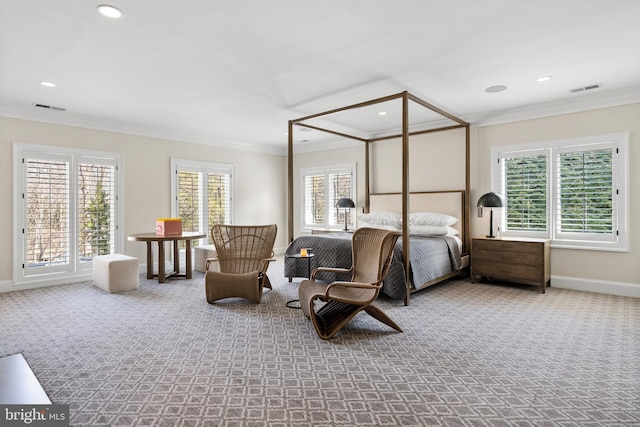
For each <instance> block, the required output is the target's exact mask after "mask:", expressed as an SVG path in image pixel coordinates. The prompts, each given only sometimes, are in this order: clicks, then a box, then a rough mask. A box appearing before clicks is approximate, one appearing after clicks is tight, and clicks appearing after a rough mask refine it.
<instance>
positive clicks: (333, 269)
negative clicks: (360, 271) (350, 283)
mask: <svg viewBox="0 0 640 427" xmlns="http://www.w3.org/2000/svg"><path fill="white" fill-rule="evenodd" d="M351 270H352V268H340V267H317V268H315V269H314V270H313V272H312V273H311V280H313V279H315V278H316V274H318V273H351Z"/></svg>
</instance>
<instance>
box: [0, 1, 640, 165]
mask: <svg viewBox="0 0 640 427" xmlns="http://www.w3.org/2000/svg"><path fill="white" fill-rule="evenodd" d="M104 1H105V2H106V1H107V0H104ZM99 4H100V0H55V1H52V0H0V115H4V116H8V117H18V118H26V119H32V120H38V121H45V122H51V123H59V124H68V125H74V126H81V127H88V128H95V129H104V130H111V131H116V132H124V133H130V134H137V135H147V136H153V137H160V138H167V139H175V140H180V141H190V142H196V143H202V144H211V145H218V146H225V145H228V144H238V146H243V147H245V148H247V149H256V150H262V151H267V152H278V153H282V152H284V147H286V143H287V137H286V136H285V132H286V131H287V124H288V120H291V119H297V118H299V117H302V116H306V115H309V114H313V113H318V112H322V111H326V110H330V109H334V108H338V107H342V106H345V105H350V104H354V103H358V102H362V101H366V100H369V99H372V98H377V97H382V96H386V95H391V94H394V93H398V92H402V91H404V90H407V91H409V92H411V93H412V94H414V95H416V96H419V97H420V98H422V99H424V100H426V101H428V102H431V103H432V104H434V105H436V106H438V107H440V108H442V109H444V110H445V111H448V112H449V113H452V114H454V115H456V116H458V117H460V118H462V119H464V120H466V121H468V122H470V123H472V124H475V125H483V124H490V123H500V122H506V121H512V120H520V119H523V118H530V117H540V116H544V115H551V114H560V113H564V112H572V111H580V110H586V109H591V108H600V107H606V106H610V105H620V104H625V103H631V102H640V54H639V50H640V24H639V23H638V19H639V17H640V1H639V0H538V1H526V2H525V1H517V0H516V1H514V0H448V1H442V0H439V1H436V0H396V1H390V0H386V1H381V0H324V1H321V2H307V1H304V0H275V1H262V0H234V1H226V2H223V1H211V0H185V1H169V0H154V1H145V0H136V1H134V0H114V1H113V2H111V3H110V4H113V5H114V6H117V7H119V8H120V9H122V10H123V11H124V14H125V15H124V17H123V18H121V19H119V20H110V19H107V18H105V17H103V16H101V15H99V14H98V13H97V12H96V7H97V6H98V5H99ZM543 75H551V76H553V78H552V79H551V80H550V81H548V82H545V83H539V82H536V81H535V79H536V78H537V77H539V76H543ZM43 80H47V81H52V82H55V83H56V84H57V87H55V88H47V87H43V86H41V85H40V84H39V82H40V81H43ZM592 84H599V85H601V86H600V88H598V89H594V90H590V91H584V92H580V93H574V94H572V93H570V92H569V90H570V89H573V88H577V87H583V86H588V85H592ZM493 85H506V86H508V89H507V90H506V91H504V92H500V93H487V92H485V89H486V88H487V87H489V86H493ZM34 103H39V104H44V105H49V106H53V107H60V108H64V109H66V111H57V110H50V109H43V108H38V107H34V106H33V105H34ZM358 120H359V121H360V123H358V124H354V125H353V128H354V129H357V130H358V131H361V130H362V129H364V130H366V129H377V128H379V127H380V125H379V124H378V125H376V124H375V123H380V121H381V120H386V121H388V122H389V123H392V126H395V127H397V126H398V125H399V123H400V122H399V118H398V117H397V111H390V113H389V114H387V115H386V116H378V115H377V114H373V113H372V114H371V115H370V117H368V116H367V118H365V117H364V115H360V117H359V119H358ZM369 120H370V121H371V122H369ZM319 134H320V132H318V131H312V132H302V133H301V132H296V134H295V139H296V140H299V139H306V140H310V141H314V140H316V139H320V135H319Z"/></svg>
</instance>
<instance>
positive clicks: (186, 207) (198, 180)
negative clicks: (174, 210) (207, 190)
mask: <svg viewBox="0 0 640 427" xmlns="http://www.w3.org/2000/svg"><path fill="white" fill-rule="evenodd" d="M202 185H203V183H202V173H201V172H199V171H193V170H188V169H182V170H179V171H178V215H177V216H178V217H179V218H181V219H182V231H203V230H202V220H201V218H202V215H203V213H202V196H203V194H202Z"/></svg>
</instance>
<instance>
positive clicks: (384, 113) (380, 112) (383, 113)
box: [378, 111, 387, 116]
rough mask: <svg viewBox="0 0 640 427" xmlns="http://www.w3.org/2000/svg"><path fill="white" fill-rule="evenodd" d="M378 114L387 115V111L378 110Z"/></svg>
mask: <svg viewBox="0 0 640 427" xmlns="http://www.w3.org/2000/svg"><path fill="white" fill-rule="evenodd" d="M378 115H379V116H386V115H387V112H386V111H379V112H378Z"/></svg>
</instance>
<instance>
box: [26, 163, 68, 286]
mask: <svg viewBox="0 0 640 427" xmlns="http://www.w3.org/2000/svg"><path fill="white" fill-rule="evenodd" d="M25 164H26V174H27V179H26V184H27V186H26V218H25V219H26V227H25V231H24V232H25V235H26V239H25V246H24V250H25V252H26V260H25V261H26V262H25V274H26V275H28V274H30V273H35V272H37V273H42V270H43V269H42V267H56V268H55V270H57V271H60V270H66V269H68V266H69V263H70V252H71V248H70V241H69V240H70V239H69V237H70V236H69V234H70V229H71V224H70V219H71V218H70V200H69V182H70V174H69V168H70V160H68V159H66V158H64V157H61V160H58V161H57V160H52V159H46V158H41V159H37V158H31V159H25Z"/></svg>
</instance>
